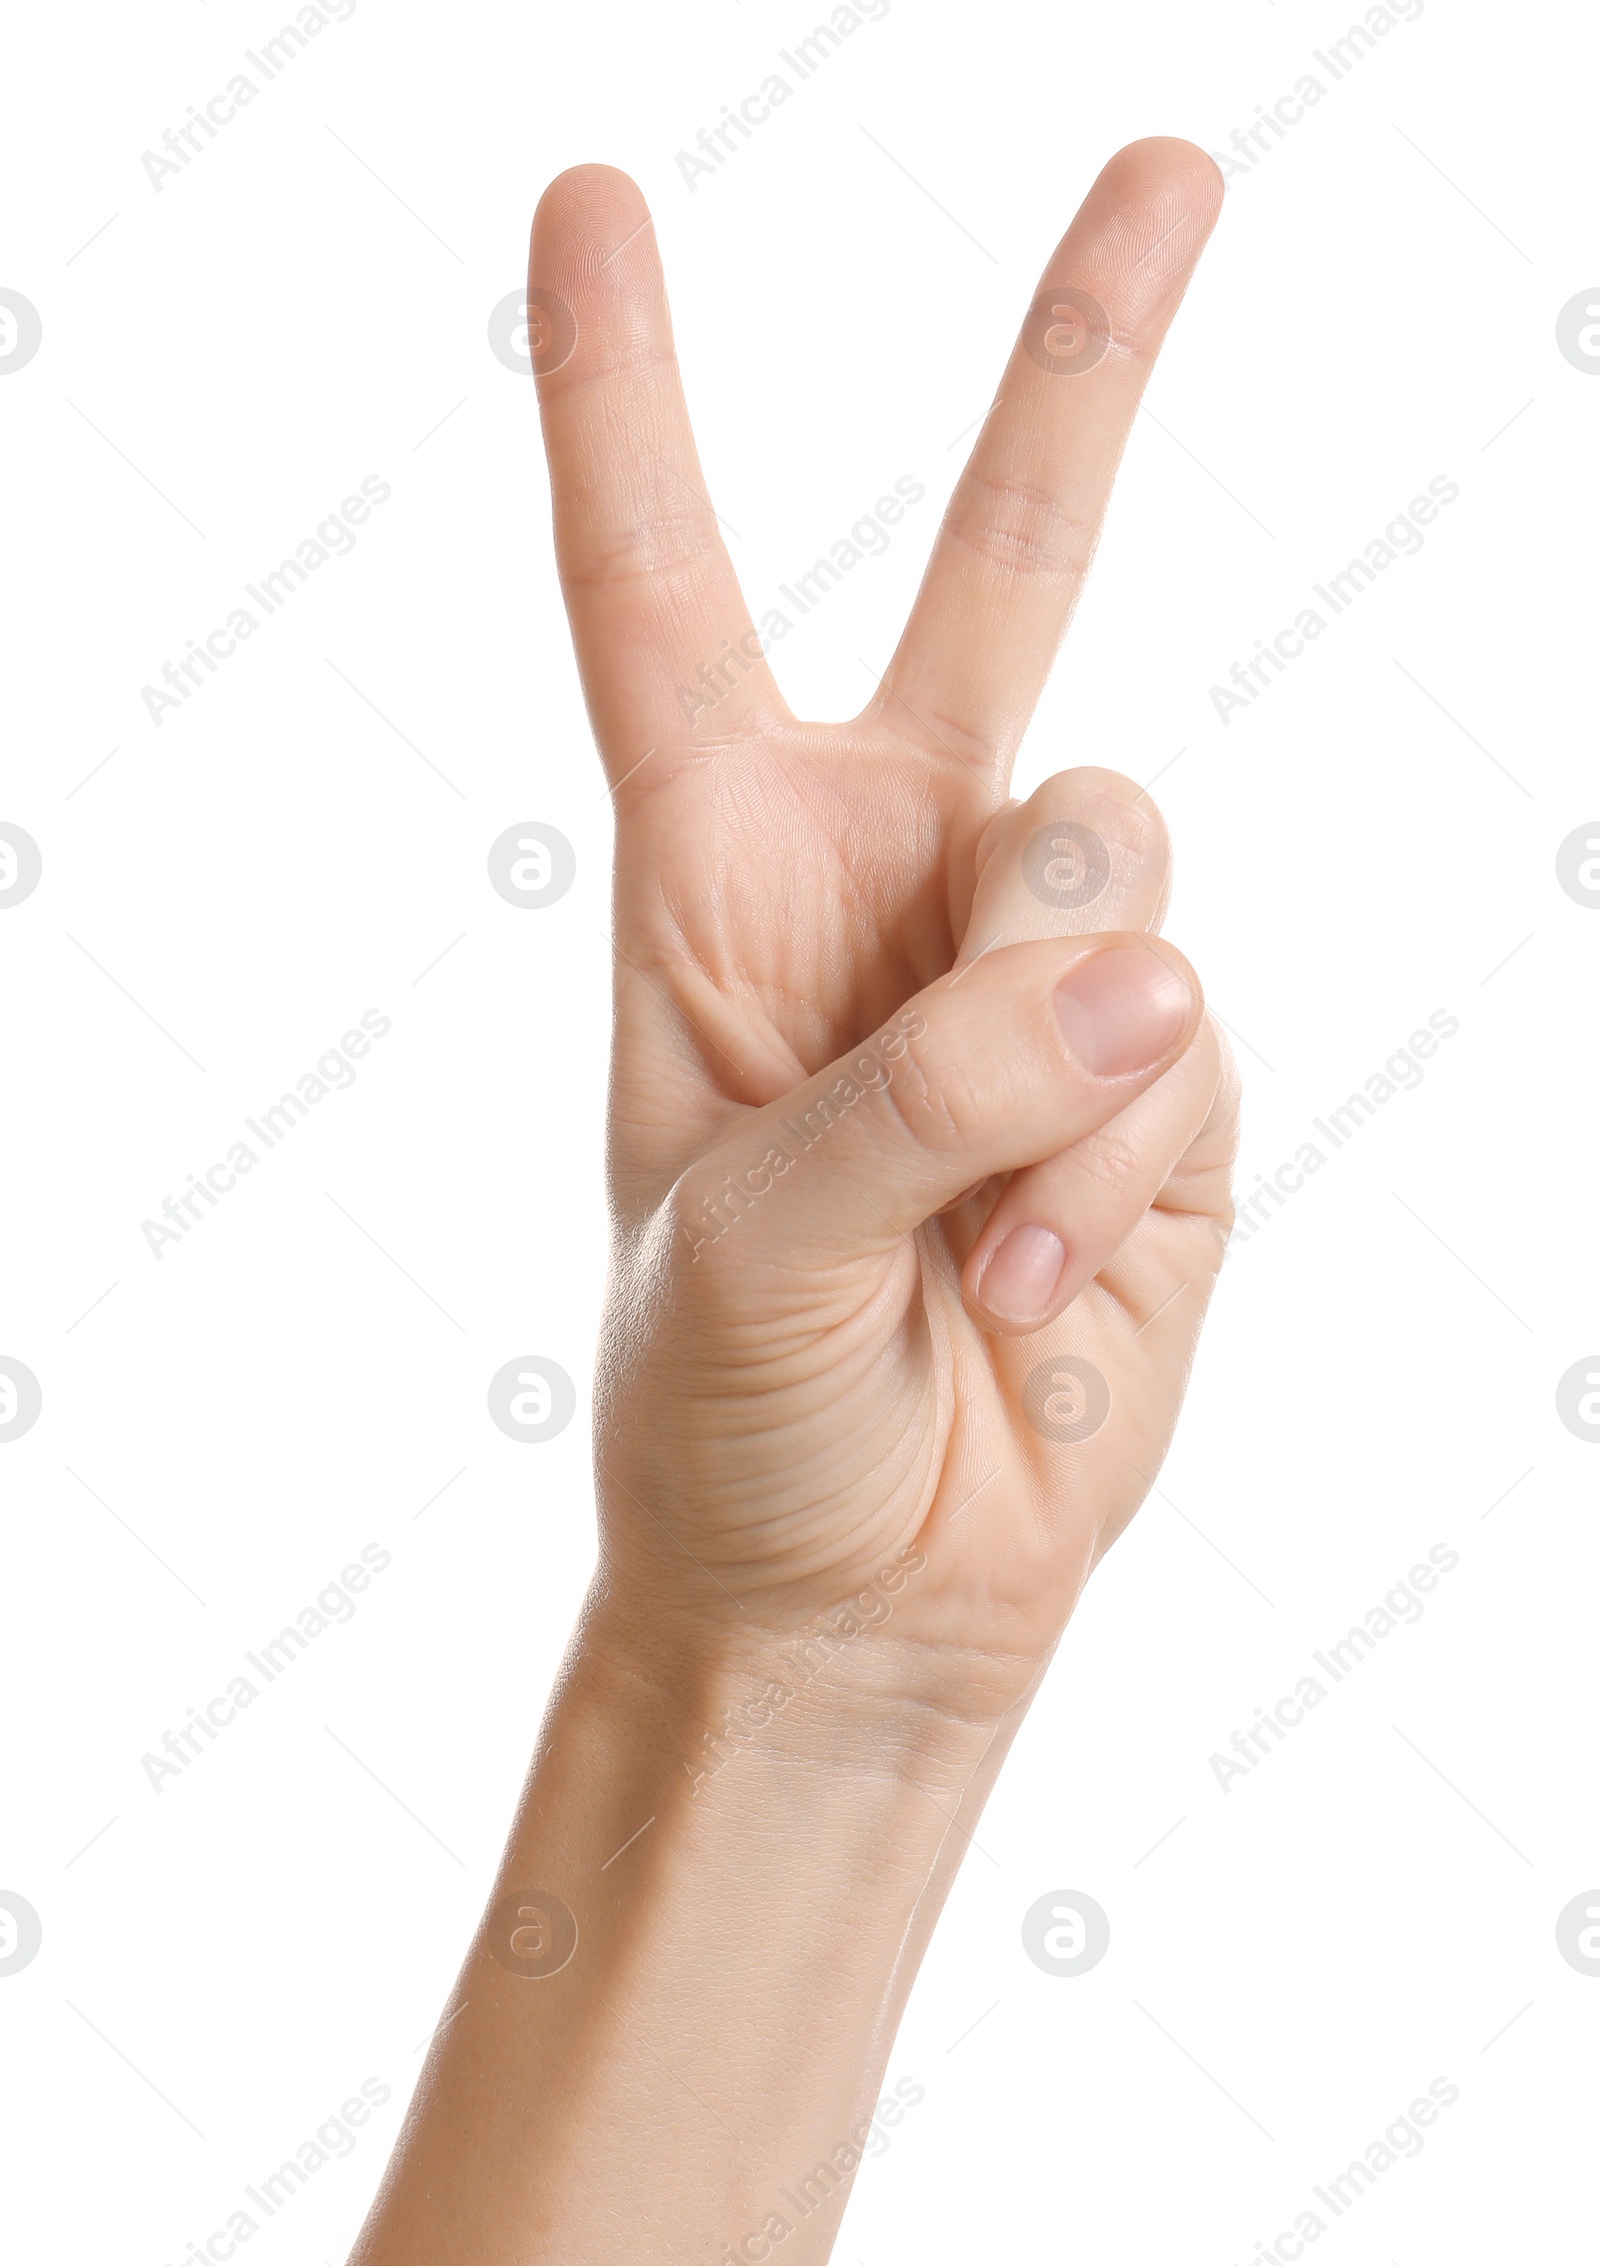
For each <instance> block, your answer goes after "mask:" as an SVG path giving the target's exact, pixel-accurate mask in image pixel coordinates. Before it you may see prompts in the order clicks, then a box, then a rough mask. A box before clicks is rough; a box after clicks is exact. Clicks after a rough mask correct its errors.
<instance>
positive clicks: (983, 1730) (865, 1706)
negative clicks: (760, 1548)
mask: <svg viewBox="0 0 1600 2266" xmlns="http://www.w3.org/2000/svg"><path fill="white" fill-rule="evenodd" d="M921 1570H922V1561H921V1554H920V1553H918V1552H914V1551H911V1552H906V1553H904V1554H903V1557H902V1559H901V1561H899V1562H898V1563H897V1565H896V1567H895V1568H894V1569H892V1574H899V1575H900V1576H901V1577H902V1578H903V1579H904V1580H905V1581H906V1582H908V1583H909V1582H910V1581H914V1580H915V1578H916V1577H917V1575H918V1574H919V1573H920V1572H921ZM891 1578H892V1575H891ZM894 1594H895V1593H894V1592H893V1591H891V1590H885V1589H882V1588H873V1589H870V1590H863V1591H862V1592H859V1593H857V1594H856V1595H855V1596H854V1597H852V1598H851V1599H848V1600H846V1601H845V1602H844V1603H843V1604H841V1605H839V1606H837V1607H834V1608H832V1609H831V1610H829V1611H826V1612H823V1613H820V1614H817V1615H815V1616H813V1617H811V1618H810V1619H807V1620H805V1621H804V1622H798V1623H796V1624H794V1625H793V1626H791V1627H788V1628H775V1627H773V1626H771V1625H770V1624H766V1623H763V1622H762V1621H761V1620H759V1619H758V1618H757V1615H756V1613H755V1611H754V1610H753V1609H747V1611H746V1613H744V1614H739V1613H737V1612H736V1611H735V1610H734V1609H733V1608H730V1609H729V1611H728V1613H727V1614H726V1615H725V1616H724V1617H722V1618H720V1619H711V1618H709V1617H707V1616H704V1615H699V1614H693V1613H686V1612H682V1611H677V1610H674V1609H673V1608H671V1607H663V1605H662V1603H661V1601H660V1599H659V1598H654V1599H650V1600H645V1599H643V1598H639V1597H637V1596H634V1595H631V1594H629V1593H628V1592H627V1591H625V1590H621V1589H618V1588H615V1587H613V1586H610V1585H597V1588H596V1591H595V1592H594V1593H593V1594H592V1596H591V1598H590V1601H589V1605H588V1608H587V1610H586V1611H585V1614H584V1616H583V1620H582V1623H581V1625H580V1631H579V1636H578V1640H577V1647H576V1651H575V1654H574V1658H573V1662H572V1664H571V1670H570V1673H571V1675H572V1677H573V1678H574V1679H575V1680H582V1681H584V1682H589V1681H590V1680H591V1679H597V1680H598V1681H599V1682H600V1683H602V1684H603V1685H606V1686H609V1687H610V1700H611V1704H613V1705H614V1706H616V1707H619V1708H624V1707H628V1706H630V1705H631V1706H637V1707H641V1708H643V1709H644V1710H646V1711H647V1712H648V1716H649V1720H650V1721H651V1724H652V1727H653V1735H654V1737H655V1738H656V1739H658V1740H660V1741H661V1742H663V1750H664V1751H665V1749H667V1748H670V1749H672V1750H674V1751H675V1752H676V1754H677V1757H678V1759H679V1762H680V1765H681V1772H682V1777H683V1780H684V1785H685V1787H686V1789H687V1790H688V1791H689V1792H690V1793H691V1794H692V1795H693V1796H694V1797H695V1798H700V1797H702V1796H704V1794H705V1793H706V1792H707V1791H708V1789H709V1788H710V1787H711V1785H712V1783H713V1782H714V1781H717V1780H719V1779H720V1778H721V1776H722V1774H723V1773H724V1772H725V1771H726V1770H727V1769H728V1767H729V1766H730V1765H731V1764H733V1763H734V1762H736V1761H739V1760H741V1759H746V1758H748V1760H749V1761H751V1762H752V1763H754V1764H755V1765H756V1771H755V1777H756V1779H757V1782H758V1783H760V1782H764V1781H767V1780H769V1779H774V1778H775V1779H776V1781H777V1783H778V1784H780V1785H781V1784H782V1783H783V1781H784V1779H785V1778H792V1776H793V1773H794V1767H795V1766H796V1765H806V1764H814V1765H818V1766H824V1765H834V1766H838V1767H839V1768H840V1769H843V1770H847V1771H848V1772H849V1773H851V1774H852V1776H854V1777H855V1778H856V1779H857V1780H858V1781H859V1780H860V1779H861V1777H862V1776H863V1775H866V1776H875V1777H880V1778H889V1777H899V1778H902V1779H909V1780H911V1781H913V1782H914V1783H917V1784H919V1785H920V1784H924V1783H932V1782H933V1781H934V1780H935V1779H937V1780H939V1781H941V1782H943V1783H946V1784H951V1783H964V1782H965V1780H966V1779H967V1778H968V1777H970V1776H971V1775H972V1773H973V1772H974V1771H975V1770H977V1769H978V1767H979V1766H980V1764H981V1762H982V1760H983V1757H984V1755H985V1754H986V1753H987V1752H988V1750H989V1748H990V1747H991V1745H992V1744H993V1743H994V1740H995V1737H996V1735H997V1733H998V1732H999V1731H1000V1729H1001V1727H1002V1726H1003V1725H1006V1719H1007V1718H1008V1717H1011V1716H1014V1715H1015V1714H1016V1713H1017V1712H1018V1710H1019V1709H1020V1708H1021V1707H1022V1706H1023V1705H1025V1703H1026V1701H1027V1699H1028V1698H1029V1697H1030V1696H1031V1693H1032V1689H1033V1687H1034V1685H1035V1684H1036V1683H1037V1680H1038V1675H1039V1664H1038V1663H1036V1662H1034V1661H1032V1660H1031V1659H1024V1658H997V1657H995V1656H992V1655H988V1654H984V1655H981V1656H980V1655H975V1654H974V1653H973V1652H972V1651H971V1650H970V1649H969V1648H966V1647H955V1646H931V1645H929V1644H928V1643H926V1642H925V1641H924V1640H922V1639H921V1638H919V1637H914V1636H911V1635H908V1634H906V1633H905V1632H904V1631H903V1630H901V1629H898V1628H896V1627H895V1626H894V1614H893V1603H892V1600H893V1597H894ZM1008 1728H1009V1727H1008ZM747 1791H748V1793H749V1795H750V1797H751V1798H755V1797H756V1793H757V1786H756V1785H752V1786H750V1787H749V1788H748V1789H747Z"/></svg>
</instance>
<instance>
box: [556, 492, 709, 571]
mask: <svg viewBox="0 0 1600 2266" xmlns="http://www.w3.org/2000/svg"><path fill="white" fill-rule="evenodd" d="M705 550H706V532H705V526H704V522H703V520H702V519H701V518H699V517H697V516H696V515H695V513H693V512H692V511H677V510H673V509H670V508H669V509H666V510H663V511H659V512H654V513H649V514H644V515H641V516H640V517H639V518H637V519H634V520H630V521H628V522H627V523H626V524H620V523H619V524H617V525H613V526H610V527H606V528H603V529H600V528H595V529H591V531H590V533H589V536H588V539H587V541H586V542H585V543H584V544H583V546H582V549H581V552H580V556H579V563H577V564H575V565H572V566H569V567H568V569H567V572H566V581H567V583H568V584H569V586H571V587H573V588H575V589H580V590H585V589H600V590H613V589H620V588H623V587H625V586H626V585H627V584H629V583H633V582H644V581H659V580H660V579H661V578H662V577H663V576H670V575H673V574H678V575H682V574H684V573H685V572H689V571H692V570H693V569H694V567H695V566H696V564H697V563H698V561H699V560H700V559H702V558H703V556H704V554H705Z"/></svg>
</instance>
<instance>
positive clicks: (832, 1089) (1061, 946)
mask: <svg viewBox="0 0 1600 2266" xmlns="http://www.w3.org/2000/svg"><path fill="white" fill-rule="evenodd" d="M1200 1015H1201V993H1200V984H1199V980H1198V978H1197V977H1196V976H1195V974H1194V971H1193V969H1192V968H1191V967H1190V966H1189V963H1188V961H1187V960H1185V959H1184V957H1183V955H1182V954H1181V953H1180V952H1178V951H1176V950H1175V949H1174V948H1173V947H1172V946H1171V945H1170V944H1168V943H1167V942H1166V940H1165V939H1164V938H1161V937H1154V936H1146V935H1138V934H1112V935H1106V936H1091V937H1050V938H1041V939H1039V940H1037V941H1034V942H1030V943H1023V944H1013V945H1007V946H1004V947H1002V948H999V949H997V950H995V951H993V952H990V953H986V954H985V955H984V956H983V957H982V958H981V959H979V960H975V961H971V962H969V963H968V964H967V966H966V967H965V968H960V969H957V970H956V971H955V972H954V973H953V974H951V975H948V976H944V977H941V979H940V980H939V981H938V982H937V983H935V984H931V985H929V987H928V989H927V990H926V991H922V992H919V993H917V995H916V996H915V998H913V999H911V1000H910V1001H908V1002H907V1004H906V1006H905V1007H903V1008H902V1009H901V1010H900V1012H899V1014H898V1015H895V1016H893V1017H892V1018H891V1019H890V1021H889V1022H887V1023H886V1024H884V1025H883V1026H882V1028H881V1029H880V1030H878V1031H877V1032H875V1033H874V1034H873V1036H872V1037H871V1038H869V1039H868V1040H867V1041H866V1042H865V1043H864V1044H863V1045H862V1046H860V1047H857V1048H856V1049H854V1051H853V1052H852V1053H850V1054H848V1055H845V1056H842V1057H841V1058H840V1059H839V1060H838V1061H836V1062H834V1063H832V1064H830V1065H829V1067H828V1068H827V1069H826V1070H823V1071H820V1072H819V1073H818V1074H817V1075H816V1076H815V1077H814V1078H811V1079H809V1080H808V1081H807V1082H806V1084H804V1085H803V1086H799V1087H797V1088H796V1089H795V1091H794V1092H793V1093H791V1094H789V1095H787V1096H786V1097H785V1098H784V1099H783V1100H782V1101H780V1102H775V1103H773V1104H772V1105H771V1106H770V1107H768V1108H766V1109H762V1110H753V1111H751V1112H750V1114H749V1115H748V1116H747V1117H745V1118H742V1119H741V1120H740V1121H739V1122H738V1125H737V1126H736V1127H735V1128H733V1129H731V1130H730V1131H729V1133H728V1134H726V1135H725V1136H724V1138H723V1139H722V1140H720V1141H719V1142H718V1143H717V1145H716V1147H715V1149H714V1150H712V1151H710V1152H708V1153H707V1154H706V1155H705V1156H703V1157H701V1158H700V1159H698V1160H697V1162H696V1163H695V1164H694V1165H693V1166H691V1167H690V1169H689V1170H688V1172H686V1173H685V1175H684V1176H683V1179H682V1180H681V1181H680V1183H679V1184H678V1187H677V1189H676V1190H675V1191H674V1209H675V1211H676V1213H677V1223H678V1230H679V1240H680V1246H686V1247H687V1250H688V1252H689V1253H690V1255H691V1256H692V1258H693V1259H694V1260H695V1261H696V1262H709V1261H710V1260H711V1259H712V1258H713V1256H716V1257H718V1258H726V1257H729V1256H732V1255H733V1253H734V1252H735V1251H742V1252H743V1254H744V1255H745V1257H746V1258H750V1257H755V1256H757V1255H758V1253H759V1255H760V1256H762V1257H764V1258H765V1259H766V1260H767V1261H768V1262H772V1263H778V1264H788V1265H796V1264H798V1265H801V1266H815V1265H817V1264H827V1263H830V1262H832V1263H838V1262H840V1261H848V1260H851V1259H861V1258H870V1257H872V1256H875V1255H876V1254H878V1253H881V1252H882V1251H883V1250H885V1249H887V1248H889V1247H891V1246H893V1245H894V1244H896V1243H898V1242H899V1241H900V1240H901V1239H902V1238H903V1237H904V1236H906V1235H908V1234H909V1233H910V1232H911V1230H912V1229H913V1228H916V1227H919V1226H920V1225H921V1223H922V1222H923V1221H924V1220H925V1219H928V1218H929V1217H931V1215H932V1214H933V1213H935V1212H937V1211H939V1210H941V1209H942V1208H943V1206H944V1205H946V1204H949V1203H951V1202H953V1201H954V1200H955V1198H956V1197H958V1196H960V1195H962V1194H963V1193H964V1192H965V1191H966V1190H967V1189H969V1188H972V1187H974V1186H975V1185H976V1184H977V1183H979V1182H981V1181H984V1180H987V1179H988V1178H989V1177H990V1175H991V1174H993V1173H1004V1172H1015V1171H1017V1170H1018V1169H1019V1168H1020V1167H1022V1166H1024V1165H1030V1164H1038V1163H1041V1162H1042V1161H1043V1160H1044V1159H1045V1158H1047V1157H1053V1156H1056V1155H1058V1154H1059V1153H1060V1152H1061V1151H1062V1150H1064V1149H1070V1148H1071V1147H1072V1146H1073V1145H1074V1144H1075V1143H1076V1142H1078V1141H1080V1140H1082V1139H1083V1138H1084V1136H1085V1135H1086V1134H1089V1133H1092V1132H1094V1131H1096V1130H1097V1129H1098V1128H1099V1127H1100V1126H1102V1125H1104V1124H1105V1123H1106V1121H1107V1120H1108V1119H1109V1118H1112V1117H1115V1116H1116V1114H1117V1113H1118V1111H1119V1110H1122V1109H1124V1108H1126V1106H1127V1104H1128V1103H1129V1102H1130V1101H1131V1100H1132V1099H1133V1098H1134V1096H1135V1095H1136V1094H1140V1093H1142V1092H1143V1091H1144V1090H1145V1088H1146V1087H1147V1086H1150V1085H1152V1084H1153V1083H1154V1082H1155V1080H1156V1079H1157V1078H1159V1077H1160V1076H1161V1074H1162V1073H1163V1071H1165V1070H1167V1069H1169V1068H1170V1067H1171V1065H1172V1064H1173V1063H1174V1062H1175V1061H1176V1060H1177V1058H1178V1057H1179V1055H1181V1054H1182V1053H1183V1051H1184V1049H1185V1048H1186V1047H1187V1046H1188V1044H1189V1042H1190V1040H1191V1039H1192V1038H1193V1037H1194V1034H1195V1031H1196V1030H1197V1028H1198V1027H1199V1022H1200Z"/></svg>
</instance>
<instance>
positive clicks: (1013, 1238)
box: [978, 1227, 1067, 1322]
mask: <svg viewBox="0 0 1600 2266" xmlns="http://www.w3.org/2000/svg"><path fill="white" fill-rule="evenodd" d="M1066 1263H1067V1249H1066V1245H1065V1244H1064V1243H1063V1242H1062V1240H1061V1238H1060V1236H1059V1235H1052V1234H1051V1232H1050V1230H1049V1229H1048V1228H1047V1227H1014V1228H1013V1229H1012V1230H1011V1233H1010V1234H1009V1235H1005V1236H1002V1237H1001V1239H1000V1241H999V1243H998V1244H997V1245H996V1247H995V1252H994V1256H993V1257H992V1258H991V1259H990V1261H989V1263H988V1265H987V1266H986V1267H985V1268H984V1270H983V1272H982V1274H981V1275H980V1276H979V1277H978V1296H979V1298H980V1299H981V1300H982V1302H983V1304H984V1305H985V1306H987V1307H988V1309H989V1311H990V1313H991V1314H993V1315H994V1316H995V1317H996V1319H997V1320H999V1321H1002V1322H1038V1321H1043V1319H1044V1317H1045V1315H1046V1314H1047V1313H1048V1312H1049V1311H1050V1301H1051V1300H1052V1299H1053V1298H1054V1296H1055V1294H1056V1285H1057V1284H1058V1283H1059V1282H1060V1280H1061V1270H1062V1268H1063V1267H1064V1266H1065V1265H1066Z"/></svg>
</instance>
